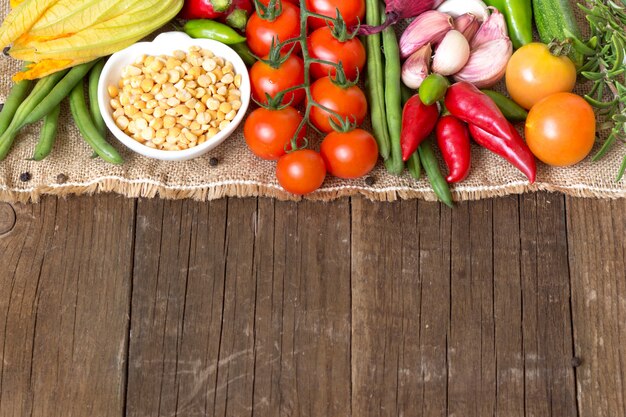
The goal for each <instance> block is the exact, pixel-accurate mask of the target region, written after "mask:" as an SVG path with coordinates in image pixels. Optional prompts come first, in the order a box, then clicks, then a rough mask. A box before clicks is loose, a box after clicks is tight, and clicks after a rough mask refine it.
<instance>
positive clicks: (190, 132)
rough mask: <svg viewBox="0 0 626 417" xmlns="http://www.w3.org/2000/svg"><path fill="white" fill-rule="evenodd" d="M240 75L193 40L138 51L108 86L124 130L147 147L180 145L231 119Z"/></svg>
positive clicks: (202, 138)
mask: <svg viewBox="0 0 626 417" xmlns="http://www.w3.org/2000/svg"><path fill="white" fill-rule="evenodd" d="M241 81H242V79H241V74H236V73H235V69H234V67H233V64H232V63H231V62H228V61H226V60H224V59H223V58H220V57H216V56H215V55H214V54H213V53H212V52H211V51H209V50H206V49H202V48H200V47H197V46H194V47H191V48H189V52H188V53H186V52H183V51H174V53H173V54H172V55H171V56H168V55H161V56H151V55H143V56H141V57H140V58H139V59H138V60H137V61H136V62H135V63H134V64H132V65H129V66H127V67H126V68H125V69H124V71H123V72H122V78H121V79H120V80H119V83H118V85H110V86H108V89H107V90H108V93H109V97H110V105H111V108H112V109H113V111H114V112H113V118H114V120H115V123H116V124H117V126H118V127H119V128H120V129H121V130H122V131H123V132H124V133H126V134H127V135H128V136H130V137H132V138H133V139H135V140H136V141H138V142H140V143H142V144H144V145H146V146H148V147H150V148H154V149H161V150H166V151H179V150H183V149H188V148H193V147H194V146H197V145H200V144H201V143H204V142H206V141H207V140H208V139H210V138H212V137H213V136H215V135H217V134H218V133H219V132H220V131H222V130H224V129H226V128H227V127H228V126H229V125H230V123H231V122H232V120H233V119H234V118H235V116H236V115H237V112H238V111H239V109H240V108H241V91H240V90H239V89H240V87H241Z"/></svg>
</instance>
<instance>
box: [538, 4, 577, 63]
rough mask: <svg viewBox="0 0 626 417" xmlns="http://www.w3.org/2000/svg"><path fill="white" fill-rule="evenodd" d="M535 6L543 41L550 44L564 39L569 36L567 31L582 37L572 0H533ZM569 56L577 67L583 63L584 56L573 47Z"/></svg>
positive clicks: (540, 36)
mask: <svg viewBox="0 0 626 417" xmlns="http://www.w3.org/2000/svg"><path fill="white" fill-rule="evenodd" d="M533 8H534V15H535V25H536V26H537V31H538V32H539V38H540V39H541V41H542V42H543V43H546V44H548V43H550V42H552V41H553V40H555V39H556V40H558V41H564V40H565V39H567V37H568V35H567V33H568V32H567V31H569V33H571V34H573V35H574V36H576V37H577V38H579V39H580V38H582V33H581V31H580V27H579V26H578V23H577V22H576V16H575V15H574V9H573V7H572V2H570V0H533ZM569 57H570V58H571V60H572V61H573V62H574V64H576V66H577V67H580V66H581V65H582V64H583V56H582V55H581V54H580V53H578V52H576V51H575V50H574V49H573V48H572V52H571V53H570V54H569Z"/></svg>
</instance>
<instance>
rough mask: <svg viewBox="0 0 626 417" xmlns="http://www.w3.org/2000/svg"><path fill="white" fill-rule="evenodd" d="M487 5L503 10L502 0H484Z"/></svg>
mask: <svg viewBox="0 0 626 417" xmlns="http://www.w3.org/2000/svg"><path fill="white" fill-rule="evenodd" d="M485 3H486V4H487V6H491V7H495V8H496V9H498V11H500V12H502V11H503V10H504V0H485Z"/></svg>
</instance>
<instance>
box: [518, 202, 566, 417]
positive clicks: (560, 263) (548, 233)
mask: <svg viewBox="0 0 626 417" xmlns="http://www.w3.org/2000/svg"><path fill="white" fill-rule="evenodd" d="M520 230H521V236H520V237H521V250H522V257H521V276H522V311H523V318H522V327H523V346H524V381H525V382H524V387H525V403H524V407H525V412H526V415H532V416H575V415H576V414H577V409H576V394H575V383H574V372H573V369H572V367H571V359H572V356H573V351H572V346H573V344H572V340H573V339H572V337H573V336H572V322H571V314H570V302H569V300H570V288H569V270H568V261H567V235H566V233H567V232H566V220H565V199H564V197H563V196H562V195H559V194H546V193H540V194H527V195H523V196H521V203H520Z"/></svg>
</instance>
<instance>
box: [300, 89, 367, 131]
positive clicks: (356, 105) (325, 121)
mask: <svg viewBox="0 0 626 417" xmlns="http://www.w3.org/2000/svg"><path fill="white" fill-rule="evenodd" d="M311 97H312V98H313V100H314V101H316V102H318V103H319V104H321V105H322V106H324V107H326V108H328V109H330V110H333V111H335V112H337V113H338V114H339V115H340V116H341V117H342V119H344V120H345V119H346V118H349V119H350V122H356V124H357V125H361V123H363V120H365V116H366V115H367V99H366V98H365V94H364V93H363V91H362V90H361V89H360V88H359V87H357V86H352V87H348V88H342V87H340V86H338V85H336V84H335V83H333V81H332V80H331V79H330V77H324V78H320V79H319V80H317V81H315V82H314V83H313V85H311ZM330 117H331V115H330V114H329V113H328V112H327V111H325V110H322V109H320V108H319V107H313V108H312V109H311V117H310V119H311V122H312V123H313V125H314V126H315V127H317V128H318V129H319V130H321V131H322V132H326V133H329V132H332V131H333V128H332V126H331V125H330V121H329V119H330ZM332 118H333V120H334V121H335V122H336V123H338V124H340V121H339V120H337V117H336V116H332Z"/></svg>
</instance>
